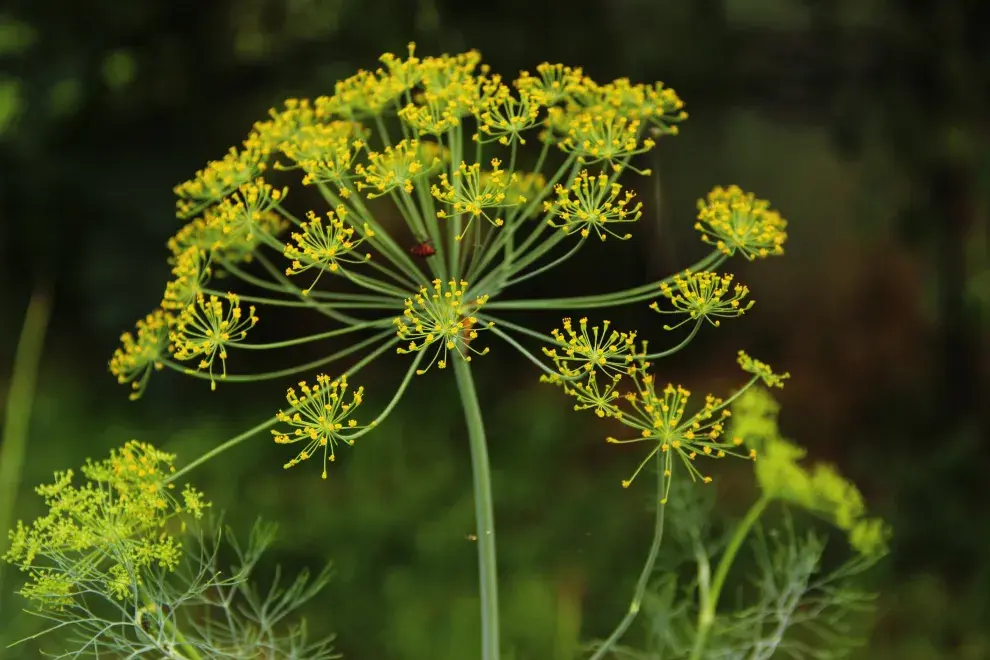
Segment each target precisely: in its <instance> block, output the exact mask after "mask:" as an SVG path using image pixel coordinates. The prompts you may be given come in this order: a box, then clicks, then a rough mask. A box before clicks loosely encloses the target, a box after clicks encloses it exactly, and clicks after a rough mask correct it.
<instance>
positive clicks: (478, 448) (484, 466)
mask: <svg viewBox="0 0 990 660" xmlns="http://www.w3.org/2000/svg"><path fill="white" fill-rule="evenodd" d="M454 375H455V376H456V378H457V389H458V390H459V391H460V394H461V405H462V406H463V408H464V419H465V421H466V422H467V428H468V440H469V442H470V444H471V470H472V474H473V481H474V515H475V523H476V525H477V536H478V539H477V542H478V570H479V584H480V591H481V593H480V596H481V657H482V660H499V658H500V656H499V651H498V637H499V628H498V577H497V568H496V565H495V513H494V510H493V507H492V485H491V470H490V468H489V465H488V447H487V443H486V440H485V423H484V421H483V420H482V417H481V406H480V404H479V402H478V393H477V391H476V390H475V388H474V379H473V377H472V375H471V366H470V364H468V362H467V361H465V360H461V359H454Z"/></svg>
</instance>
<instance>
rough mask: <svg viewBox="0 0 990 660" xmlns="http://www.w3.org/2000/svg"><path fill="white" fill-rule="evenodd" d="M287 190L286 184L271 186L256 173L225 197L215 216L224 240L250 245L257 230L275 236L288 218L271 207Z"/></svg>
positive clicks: (257, 238) (255, 239)
mask: <svg viewBox="0 0 990 660" xmlns="http://www.w3.org/2000/svg"><path fill="white" fill-rule="evenodd" d="M287 193H288V188H281V189H278V188H274V187H273V186H272V185H271V184H270V183H266V182H265V180H264V179H262V178H260V177H259V178H258V179H255V180H254V181H251V182H248V183H245V184H244V185H242V186H240V187H239V188H238V189H237V190H236V191H234V192H233V193H231V194H230V196H229V197H225V198H224V199H223V200H222V201H221V202H220V204H219V205H218V206H217V216H218V218H217V220H218V222H219V224H220V230H221V231H222V232H223V233H224V236H225V242H226V243H228V244H234V245H250V246H252V247H253V246H254V244H255V241H257V240H259V237H258V234H259V233H260V234H262V235H264V236H275V235H277V234H278V233H279V232H281V231H282V230H283V229H285V228H286V227H287V226H288V222H287V221H286V220H285V218H283V217H281V216H279V215H277V214H275V213H272V212H271V209H272V208H273V207H274V206H275V205H276V204H278V203H279V202H280V201H281V200H282V199H283V198H284V197H285V196H286V194H287Z"/></svg>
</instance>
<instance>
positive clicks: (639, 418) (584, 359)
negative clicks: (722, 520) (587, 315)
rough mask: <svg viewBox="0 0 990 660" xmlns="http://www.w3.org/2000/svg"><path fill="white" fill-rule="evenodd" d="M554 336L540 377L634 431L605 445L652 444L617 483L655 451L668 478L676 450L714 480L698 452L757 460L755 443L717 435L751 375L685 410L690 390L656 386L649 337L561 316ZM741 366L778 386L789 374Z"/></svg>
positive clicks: (579, 404)
mask: <svg viewBox="0 0 990 660" xmlns="http://www.w3.org/2000/svg"><path fill="white" fill-rule="evenodd" d="M553 337H554V339H555V340H556V341H557V344H558V346H556V347H554V348H549V349H544V353H545V354H546V355H547V356H548V357H550V358H551V359H552V360H553V362H554V365H555V366H556V372H555V373H551V374H549V375H544V376H542V377H541V378H540V380H541V381H542V382H545V383H550V384H553V385H556V386H558V387H560V388H561V389H562V390H563V391H564V393H565V394H567V395H568V396H571V397H573V398H574V399H575V400H576V403H575V405H574V409H575V410H591V411H593V412H594V413H595V414H596V415H597V416H598V417H602V418H610V419H614V420H616V421H618V422H619V423H621V424H623V425H624V426H627V427H629V428H631V429H632V430H634V431H635V432H636V433H637V435H635V436H634V437H632V438H627V439H619V438H615V437H609V438H608V442H609V443H612V444H632V443H644V442H645V443H647V444H648V445H649V446H650V451H649V452H648V454H647V456H646V457H645V458H644V459H643V460H642V461H641V462H640V464H639V466H638V467H637V468H636V470H635V471H634V472H633V474H632V476H631V477H630V478H629V479H626V480H624V481H623V482H622V485H623V486H624V487H628V486H629V485H630V484H632V482H633V480H634V479H635V478H636V476H637V475H638V474H639V473H640V471H642V469H643V468H644V467H645V466H646V464H647V463H649V462H650V460H652V459H654V458H656V457H657V455H658V454H659V455H660V456H659V457H660V459H661V460H662V464H663V470H664V476H665V477H670V476H671V474H672V472H673V470H674V465H675V460H674V456H675V455H676V456H677V458H678V461H677V462H680V463H681V464H683V465H684V467H685V468H686V470H687V472H688V474H689V475H690V476H691V478H692V479H693V480H694V479H697V480H701V481H702V482H704V483H708V482H710V481H711V478H710V477H709V476H707V475H704V474H702V473H701V472H700V471H699V469H698V467H697V466H696V465H695V462H696V459H698V458H699V457H704V458H716V459H717V458H724V457H726V456H738V457H744V458H750V459H755V458H756V451H755V450H754V449H750V450H749V451H748V452H744V451H742V450H741V449H739V446H740V445H741V444H742V443H741V441H739V440H738V439H732V440H725V439H723V437H722V436H723V434H724V432H725V427H724V424H725V420H726V418H728V417H729V416H730V414H731V413H730V410H729V404H730V403H731V402H732V401H733V400H734V399H735V398H736V397H737V396H739V394H740V393H741V392H742V391H745V390H746V389H747V388H748V387H750V386H751V385H752V384H753V382H755V379H754V380H753V381H751V382H750V383H749V384H748V385H747V386H745V387H744V388H743V389H742V390H740V391H739V392H737V393H736V394H734V395H733V396H732V397H731V398H730V399H729V400H723V399H720V398H718V397H715V396H713V395H711V394H709V395H707V396H706V397H705V401H704V403H703V404H702V406H701V408H700V409H699V410H697V411H695V412H694V413H692V414H690V415H688V414H687V406H688V401H689V399H690V396H691V393H690V392H689V391H688V390H686V389H685V388H684V387H682V386H680V385H674V384H672V383H668V384H667V385H666V386H665V387H664V388H663V389H662V390H658V386H657V383H656V381H655V377H654V375H653V374H652V373H651V367H652V364H651V363H650V361H649V359H650V354H648V353H647V351H646V348H647V346H646V343H645V342H642V344H641V346H639V347H637V346H636V334H635V333H633V332H629V333H623V332H618V331H615V330H611V331H610V325H609V323H607V322H606V323H604V324H603V325H602V326H601V328H599V327H598V326H592V327H591V328H590V330H589V326H588V321H587V319H581V320H580V322H579V330H575V328H574V327H573V324H572V322H571V320H570V319H566V318H565V319H564V330H563V331H560V330H554V332H553ZM740 364H742V366H743V368H744V369H745V370H747V371H750V372H751V373H755V372H756V371H757V370H758V371H759V375H760V376H761V377H764V379H765V380H766V378H770V379H771V380H774V381H775V382H776V383H777V384H778V385H780V380H781V379H782V378H786V375H784V376H773V374H772V372H771V371H770V368H769V367H768V366H767V365H765V364H763V363H762V362H758V361H755V360H749V361H747V362H745V363H743V362H741V363H740ZM756 365H758V366H756ZM624 386H625V388H624ZM624 389H625V391H623V390H624ZM665 488H666V489H667V490H668V491H669V488H670V480H669V479H666V485H665Z"/></svg>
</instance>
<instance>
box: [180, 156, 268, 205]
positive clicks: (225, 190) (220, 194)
mask: <svg viewBox="0 0 990 660" xmlns="http://www.w3.org/2000/svg"><path fill="white" fill-rule="evenodd" d="M264 169H265V165H264V164H263V163H261V162H260V160H259V154H258V153H256V152H254V151H252V150H250V149H241V150H238V149H236V148H234V147H231V149H230V151H228V152H227V154H226V155H225V156H224V157H223V158H221V159H220V160H214V161H211V162H209V163H207V165H206V167H204V168H203V169H202V170H200V171H199V172H196V176H195V177H194V178H193V179H192V180H190V181H187V182H185V183H181V184H179V185H177V186H176V187H175V195H176V197H178V201H177V202H176V210H177V213H178V215H179V217H182V218H188V217H190V216H193V215H195V214H197V213H199V212H200V211H202V210H203V209H204V208H205V207H207V206H209V205H210V204H213V203H215V202H218V201H220V200H221V199H223V198H224V197H226V196H227V195H229V194H230V193H232V192H234V191H235V190H237V188H239V187H240V186H242V185H243V184H245V183H247V182H249V181H252V180H253V179H254V178H255V177H257V176H258V174H259V173H261V172H262V171H263V170H264Z"/></svg>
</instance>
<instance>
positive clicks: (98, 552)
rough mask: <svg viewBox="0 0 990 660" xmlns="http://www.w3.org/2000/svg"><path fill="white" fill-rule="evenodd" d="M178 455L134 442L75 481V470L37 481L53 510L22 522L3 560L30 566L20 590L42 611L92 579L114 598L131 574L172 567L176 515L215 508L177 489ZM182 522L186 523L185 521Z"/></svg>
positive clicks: (90, 465) (90, 464)
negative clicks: (48, 481) (173, 476)
mask: <svg viewBox="0 0 990 660" xmlns="http://www.w3.org/2000/svg"><path fill="white" fill-rule="evenodd" d="M174 460H175V456H174V455H173V454H168V453H165V452H162V451H159V450H158V449H156V448H155V447H153V446H151V445H150V444H147V443H143V442H138V441H136V440H132V441H130V442H128V443H127V444H125V445H124V446H123V447H121V448H120V449H115V450H113V451H111V452H110V457H109V458H106V459H103V460H101V461H87V462H86V464H85V465H84V466H83V467H82V468H81V470H80V472H81V473H82V476H83V477H84V479H85V483H83V484H81V485H76V484H75V483H74V481H75V477H76V475H75V473H74V472H73V471H72V470H67V471H65V472H57V473H55V481H54V482H53V483H51V484H48V485H43V486H39V487H37V488H36V489H35V490H36V492H37V493H38V494H39V495H41V496H42V497H43V498H44V500H45V505H46V506H47V507H48V513H47V514H45V515H44V516H41V517H39V518H37V519H36V520H35V521H34V522H33V523H32V524H31V526H27V525H25V524H24V523H23V522H18V523H17V527H16V529H14V530H13V531H11V532H10V535H9V537H10V549H9V550H8V551H7V552H6V553H5V554H4V555H3V559H4V560H5V561H7V562H9V563H11V564H15V565H17V566H19V567H20V568H21V570H23V571H26V572H27V573H28V574H29V576H30V578H29V581H28V583H27V584H26V585H25V586H24V587H23V589H22V590H21V592H20V593H21V594H22V595H23V596H25V597H26V598H29V599H31V600H34V601H35V602H36V603H37V604H38V605H39V606H40V607H41V608H43V609H60V608H63V607H66V606H68V605H70V604H71V603H72V602H73V601H74V600H75V599H76V598H80V597H81V596H82V594H81V593H80V592H79V591H78V589H77V587H78V585H79V584H81V583H85V582H91V581H95V582H97V583H99V584H101V586H102V588H103V589H105V590H106V591H107V592H108V593H111V594H113V595H114V596H116V597H117V598H124V597H126V596H129V595H130V593H131V591H132V589H133V588H134V587H133V580H132V577H133V575H134V574H135V572H136V571H139V570H141V569H143V568H147V567H151V566H158V567H161V568H164V569H166V570H174V569H175V568H176V567H177V565H178V561H179V559H180V558H181V556H182V544H181V542H180V541H179V540H178V539H177V538H176V537H175V535H174V532H173V531H171V530H172V528H171V527H170V526H168V523H170V522H171V521H172V520H174V519H180V520H181V519H188V518H190V517H191V518H192V519H198V518H200V517H202V515H203V510H204V509H205V508H206V507H208V506H210V505H209V503H208V502H206V501H204V499H203V495H202V493H200V492H199V491H197V490H196V489H194V488H193V487H191V486H189V485H186V486H185V487H184V488H183V489H182V491H181V492H180V493H179V495H178V497H177V496H176V495H175V494H174V493H175V484H173V483H170V482H169V481H168V476H169V475H170V474H171V473H172V472H173V471H174V470H175V467H174ZM183 525H184V523H183Z"/></svg>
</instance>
